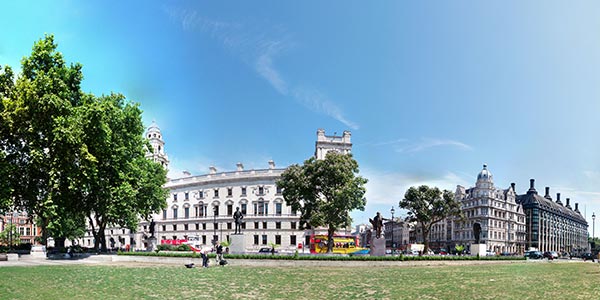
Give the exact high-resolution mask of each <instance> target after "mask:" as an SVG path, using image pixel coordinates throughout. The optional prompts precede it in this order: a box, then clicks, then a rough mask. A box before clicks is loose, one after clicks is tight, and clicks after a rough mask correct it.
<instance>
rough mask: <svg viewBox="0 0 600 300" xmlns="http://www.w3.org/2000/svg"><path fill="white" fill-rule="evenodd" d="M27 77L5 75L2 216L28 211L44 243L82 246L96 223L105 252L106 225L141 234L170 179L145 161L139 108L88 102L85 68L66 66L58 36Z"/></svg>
mask: <svg viewBox="0 0 600 300" xmlns="http://www.w3.org/2000/svg"><path fill="white" fill-rule="evenodd" d="M21 67H22V72H21V74H19V75H18V76H17V78H16V80H15V79H14V78H13V76H14V74H13V72H12V69H11V68H10V67H4V69H3V70H2V69H1V68H0V98H1V100H2V102H1V105H0V109H1V110H0V121H1V122H0V133H1V136H0V147H1V148H0V175H5V176H6V177H5V176H3V178H7V180H6V181H4V182H2V183H0V209H2V208H3V207H4V208H5V209H7V208H10V209H16V210H24V211H27V212H28V213H29V215H31V216H32V218H35V220H36V222H37V223H38V226H40V228H41V229H42V234H43V239H42V240H43V241H45V240H46V237H48V236H52V237H54V238H55V239H64V238H71V239H73V238H77V237H81V236H82V235H83V234H84V232H85V226H86V223H88V221H92V222H90V224H93V225H96V228H94V231H93V232H94V236H96V237H97V238H96V241H97V242H101V243H103V245H105V244H106V242H105V241H103V237H104V234H103V233H104V232H103V230H104V228H105V227H106V226H107V225H109V224H110V225H113V224H114V225H120V226H123V227H128V228H130V229H134V228H135V227H136V226H137V220H138V218H140V217H142V218H147V217H148V215H149V214H151V213H152V212H156V211H158V210H159V209H160V208H162V207H164V206H166V195H167V192H166V190H164V189H163V188H162V185H163V184H164V183H165V182H166V171H165V170H164V169H163V168H162V167H161V166H160V165H159V164H157V163H154V162H151V161H148V160H146V159H145V157H144V155H145V151H146V150H147V148H146V147H147V145H148V144H147V141H146V140H144V138H143V131H144V126H143V124H142V120H141V114H142V112H141V110H140V109H139V107H138V105H137V104H135V103H132V102H129V101H127V100H126V99H125V97H124V96H122V95H120V94H110V95H107V96H104V95H103V96H100V97H96V96H94V95H93V94H89V93H84V92H82V91H81V87H80V85H81V81H82V80H83V73H82V66H81V65H80V64H70V65H67V64H66V63H65V61H64V58H63V55H62V54H61V53H60V52H58V51H57V44H56V43H55V42H54V37H53V36H52V35H46V36H45V37H44V38H43V39H40V40H39V41H37V42H35V43H34V46H33V49H32V53H31V55H30V56H28V57H24V58H23V59H22V61H21ZM99 230H101V231H102V232H101V233H100V232H99ZM96 246H98V244H97V245H96ZM103 248H105V247H103Z"/></svg>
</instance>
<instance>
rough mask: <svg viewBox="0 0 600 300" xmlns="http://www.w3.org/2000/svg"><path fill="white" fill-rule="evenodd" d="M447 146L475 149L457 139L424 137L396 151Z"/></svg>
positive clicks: (415, 150) (403, 151)
mask: <svg viewBox="0 0 600 300" xmlns="http://www.w3.org/2000/svg"><path fill="white" fill-rule="evenodd" d="M446 146H450V147H455V148H459V149H462V150H469V151H470V150H473V147H471V146H469V145H467V144H465V143H462V142H459V141H455V140H449V139H431V138H422V139H421V140H420V141H418V142H416V143H413V144H410V145H407V146H403V147H398V148H396V152H400V153H411V152H420V151H423V150H427V149H430V148H435V147H446Z"/></svg>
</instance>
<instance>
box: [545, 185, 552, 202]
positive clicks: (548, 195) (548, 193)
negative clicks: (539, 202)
mask: <svg viewBox="0 0 600 300" xmlns="http://www.w3.org/2000/svg"><path fill="white" fill-rule="evenodd" d="M544 198H546V199H552V198H550V187H549V186H547V187H546V195H544Z"/></svg>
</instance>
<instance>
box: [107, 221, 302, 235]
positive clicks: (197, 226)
mask: <svg viewBox="0 0 600 300" xmlns="http://www.w3.org/2000/svg"><path fill="white" fill-rule="evenodd" d="M269 223H274V225H269ZM281 223H282V222H249V223H242V229H282V226H281ZM206 224H208V223H195V224H194V226H190V224H173V225H162V231H178V230H182V231H189V230H190V228H192V229H193V230H207V225H206ZM247 224H252V226H250V225H247ZM200 228H202V229H200ZM208 229H217V230H221V229H229V230H233V223H232V222H227V223H212V226H211V227H210V228H208ZM285 229H292V230H296V229H298V225H297V223H296V222H290V226H289V227H288V228H285ZM111 234H112V233H111Z"/></svg>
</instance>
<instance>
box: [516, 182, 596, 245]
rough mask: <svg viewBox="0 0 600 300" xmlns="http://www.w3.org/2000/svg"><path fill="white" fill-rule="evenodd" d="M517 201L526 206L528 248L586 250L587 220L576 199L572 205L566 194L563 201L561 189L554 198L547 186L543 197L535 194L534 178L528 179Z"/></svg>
mask: <svg viewBox="0 0 600 300" xmlns="http://www.w3.org/2000/svg"><path fill="white" fill-rule="evenodd" d="M517 201H518V203H520V204H521V205H522V206H523V209H524V210H525V216H526V227H527V236H526V245H527V248H537V249H539V250H540V251H557V252H563V251H564V252H569V253H570V252H576V253H582V252H586V251H589V249H588V241H587V237H588V231H587V229H588V223H587V221H586V220H585V218H584V217H583V216H582V215H581V212H579V207H578V206H579V205H578V203H575V209H573V208H571V205H570V199H569V198H567V199H566V205H563V203H562V202H561V200H560V193H557V194H556V201H554V200H553V199H552V197H551V196H550V188H549V187H546V193H545V195H544V196H543V197H542V196H540V195H538V193H537V190H536V189H535V180H534V179H531V180H530V183H529V190H528V191H527V193H526V194H524V195H519V196H518V197H517Z"/></svg>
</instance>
